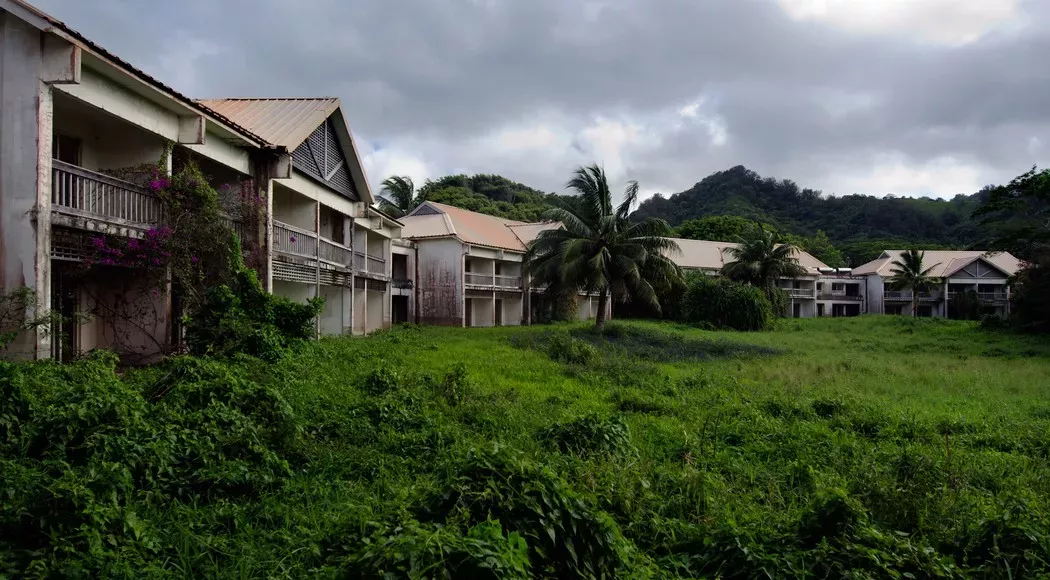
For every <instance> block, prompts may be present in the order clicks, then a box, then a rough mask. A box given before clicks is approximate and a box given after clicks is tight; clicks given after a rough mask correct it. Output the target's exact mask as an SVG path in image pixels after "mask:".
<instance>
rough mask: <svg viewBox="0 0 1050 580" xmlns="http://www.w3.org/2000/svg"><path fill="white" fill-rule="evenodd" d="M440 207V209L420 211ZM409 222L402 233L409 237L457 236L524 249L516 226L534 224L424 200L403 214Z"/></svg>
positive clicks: (405, 222) (480, 243)
mask: <svg viewBox="0 0 1050 580" xmlns="http://www.w3.org/2000/svg"><path fill="white" fill-rule="evenodd" d="M429 210H436V211H437V212H438V213H423V214H421V215H415V214H416V213H417V212H420V211H429ZM401 222H402V223H404V224H405V227H404V229H402V230H401V235H402V236H404V237H406V238H414V239H421V238H433V237H443V236H456V237H457V238H459V239H460V240H461V241H463V242H464V243H467V244H475V245H478V246H487V247H490V248H500V249H504V250H511V251H513V252H524V251H525V243H523V242H522V240H521V239H520V238H519V237H518V236H517V235H515V233H514V232H513V231H512V229H511V228H512V227H516V226H531V225H533V224H527V223H525V222H519V221H514V220H509V219H505V218H499V217H496V216H491V215H487V214H483V213H478V212H476V211H470V210H466V209H462V208H458V207H455V206H451V205H445V204H443V203H435V202H432V201H427V202H424V203H423V204H422V205H420V206H419V207H417V208H416V209H415V210H413V213H412V214H410V215H408V216H406V217H403V218H401Z"/></svg>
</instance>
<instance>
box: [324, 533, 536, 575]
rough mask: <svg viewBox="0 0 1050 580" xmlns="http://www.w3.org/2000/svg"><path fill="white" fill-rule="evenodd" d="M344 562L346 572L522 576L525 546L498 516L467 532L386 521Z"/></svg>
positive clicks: (525, 572) (525, 569) (526, 568)
mask: <svg viewBox="0 0 1050 580" xmlns="http://www.w3.org/2000/svg"><path fill="white" fill-rule="evenodd" d="M352 548H354V549H357V550H359V553H357V554H355V555H353V556H351V557H350V559H349V562H348V563H347V564H346V565H344V566H343V571H342V572H343V574H342V576H344V577H347V578H390V577H392V576H395V575H396V576H397V577H404V578H449V579H464V580H467V579H474V578H478V579H482V580H483V579H492V580H497V579H502V578H509V579H515V578H520V579H525V578H531V576H530V575H529V557H528V546H527V545H526V543H525V539H524V538H522V537H521V535H520V534H518V533H517V532H511V533H509V534H506V535H504V533H503V528H502V527H501V526H500V523H499V522H496V521H486V522H481V523H479V524H477V525H475V526H473V527H471V528H470V529H469V530H468V531H467V534H466V535H460V534H459V533H457V532H456V530H455V529H454V528H451V527H447V526H442V525H433V524H428V525H422V524H420V523H419V522H416V521H414V520H412V521H408V522H406V523H405V524H403V525H399V526H397V527H394V528H388V527H384V528H382V529H380V530H378V531H376V532H375V533H373V534H372V535H371V536H370V537H368V538H364V539H363V541H362V542H361V544H359V545H355V546H352Z"/></svg>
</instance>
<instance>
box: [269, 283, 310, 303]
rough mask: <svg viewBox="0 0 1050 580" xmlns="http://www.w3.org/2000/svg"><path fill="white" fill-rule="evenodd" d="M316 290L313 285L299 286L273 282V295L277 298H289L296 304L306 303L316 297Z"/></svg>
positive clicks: (297, 284)
mask: <svg viewBox="0 0 1050 580" xmlns="http://www.w3.org/2000/svg"><path fill="white" fill-rule="evenodd" d="M316 292H317V291H316V289H315V288H314V285H313V284H301V283H299V282H288V281H286V280H274V281H273V293H274V294H275V295H277V296H284V297H285V298H290V299H292V300H295V301H296V302H302V303H304V304H305V303H306V301H307V300H309V299H311V298H313V297H314V296H316V295H317V294H316Z"/></svg>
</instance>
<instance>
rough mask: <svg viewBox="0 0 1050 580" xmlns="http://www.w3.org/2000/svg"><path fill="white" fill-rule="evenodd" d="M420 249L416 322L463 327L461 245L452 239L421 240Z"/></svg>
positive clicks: (419, 242)
mask: <svg viewBox="0 0 1050 580" xmlns="http://www.w3.org/2000/svg"><path fill="white" fill-rule="evenodd" d="M418 245H419V258H418V260H419V267H418V270H419V279H418V280H416V281H415V282H416V285H417V286H418V288H419V292H418V296H419V303H418V304H417V307H418V308H419V321H420V322H421V323H422V324H434V325H445V326H461V325H462V324H463V244H461V243H460V242H459V240H456V239H454V238H443V239H432V240H428V239H423V240H419V241H418Z"/></svg>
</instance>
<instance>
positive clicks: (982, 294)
mask: <svg viewBox="0 0 1050 580" xmlns="http://www.w3.org/2000/svg"><path fill="white" fill-rule="evenodd" d="M903 253H905V252H904V250H886V251H885V252H883V253H882V255H881V256H879V257H878V258H877V259H875V260H873V261H871V262H868V263H867V264H864V265H862V266H859V267H857V268H854V269H853V275H854V276H855V277H863V278H864V280H865V285H866V287H867V295H868V304H869V312H872V313H874V314H904V315H910V314H911V308H912V298H913V294H912V291H911V290H895V289H893V288H892V287H891V279H892V278H893V270H894V265H893V262H895V261H898V260H900V257H901V254H903ZM927 268H929V269H930V272H929V274H928V275H929V276H930V277H931V278H933V279H935V280H936V281H937V285H936V287H935V288H934V289H932V290H931V291H928V292H921V293H920V294H919V307H918V312H917V313H916V315H917V316H932V317H938V318H948V317H952V316H954V313H953V311H954V310H955V308H954V306H956V305H957V304H959V303H961V302H962V301H964V300H974V301H976V302H977V303H978V304H979V309H980V311H981V312H982V313H984V314H993V315H997V316H1006V315H1007V314H1009V312H1010V286H1009V282H1010V277H1011V276H1013V275H1014V274H1016V273H1017V271H1018V270H1020V269H1021V262H1020V260H1018V259H1017V258H1016V257H1014V256H1013V255H1012V254H1010V253H1008V252H984V251H981V250H965V251H957V250H950V251H949V250H928V251H925V252H924V255H923V269H927Z"/></svg>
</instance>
